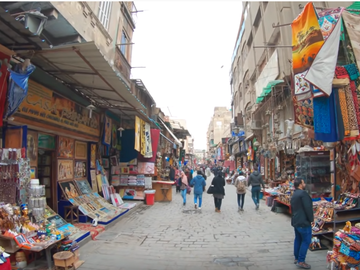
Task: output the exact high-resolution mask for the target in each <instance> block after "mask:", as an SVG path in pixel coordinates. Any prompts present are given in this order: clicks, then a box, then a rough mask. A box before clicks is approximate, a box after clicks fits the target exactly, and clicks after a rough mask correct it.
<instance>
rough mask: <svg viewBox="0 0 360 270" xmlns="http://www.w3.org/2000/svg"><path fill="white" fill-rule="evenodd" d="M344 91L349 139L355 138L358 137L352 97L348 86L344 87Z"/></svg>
mask: <svg viewBox="0 0 360 270" xmlns="http://www.w3.org/2000/svg"><path fill="white" fill-rule="evenodd" d="M344 90H345V95H346V104H347V107H348V116H349V128H350V137H356V136H358V135H359V126H358V122H357V118H356V112H355V105H354V100H353V96H352V93H351V90H350V88H349V86H346V87H345V88H344Z"/></svg>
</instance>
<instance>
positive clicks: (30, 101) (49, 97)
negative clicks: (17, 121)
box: [17, 81, 100, 137]
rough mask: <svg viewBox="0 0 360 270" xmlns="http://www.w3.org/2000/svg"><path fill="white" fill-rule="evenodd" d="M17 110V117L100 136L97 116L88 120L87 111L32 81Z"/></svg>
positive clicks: (93, 115) (94, 114)
mask: <svg viewBox="0 0 360 270" xmlns="http://www.w3.org/2000/svg"><path fill="white" fill-rule="evenodd" d="M19 110H20V112H18V113H17V115H19V116H23V117H25V118H33V119H36V120H38V121H42V122H44V123H47V124H51V125H54V126H60V127H63V128H65V129H69V130H74V131H77V132H79V133H84V134H88V135H92V136H97V137H98V136H99V135H100V118H99V115H98V114H96V113H93V114H92V117H91V119H90V118H89V110H87V109H86V108H84V107H82V106H80V105H78V104H76V103H75V102H73V101H71V100H69V99H66V98H64V97H62V96H60V95H58V94H56V93H54V92H53V91H51V90H50V89H48V88H46V87H44V86H42V85H41V84H38V83H36V82H34V81H29V91H28V94H27V96H26V98H25V99H24V101H23V102H22V103H21V105H20V106H19Z"/></svg>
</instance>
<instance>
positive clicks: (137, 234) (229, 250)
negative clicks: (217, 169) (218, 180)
mask: <svg viewBox="0 0 360 270" xmlns="http://www.w3.org/2000/svg"><path fill="white" fill-rule="evenodd" d="M209 180H211V179H209ZM209 180H208V181H207V183H208V184H209V182H210V181H209ZM244 209H245V211H244V212H243V213H238V212H237V204H236V194H235V188H234V186H231V185H227V186H226V196H225V199H224V200H223V205H222V209H221V213H215V212H214V204H213V197H212V196H210V195H208V194H204V202H203V207H202V210H197V211H195V210H194V205H193V194H191V195H188V196H187V205H186V206H185V207H183V206H182V200H181V195H180V194H176V193H175V189H173V201H172V202H171V203H155V205H154V206H146V205H141V206H140V207H138V208H137V209H135V210H133V211H132V212H131V213H130V214H127V215H126V216H124V217H123V218H122V219H121V220H119V221H118V223H117V224H116V225H115V226H113V227H112V228H109V229H107V230H106V232H104V233H102V234H100V235H99V236H98V240H95V241H91V242H89V243H88V244H86V245H85V246H84V247H82V248H81V250H80V252H81V259H83V260H85V264H84V265H83V266H82V267H81V268H80V269H104V270H105V269H109V270H110V269H111V270H120V269H127V270H130V269H131V270H132V269H154V270H155V269H156V270H164V269H169V270H170V269H185V268H187V267H188V268H189V269H240V270H291V269H297V267H296V266H295V265H294V264H293V260H294V258H293V255H292V252H293V229H292V227H291V225H290V218H289V217H288V216H286V215H284V214H275V213H273V212H271V211H270V208H269V207H267V206H266V205H265V203H264V201H262V202H261V206H260V210H259V211H255V207H254V204H253V202H252V200H251V193H250V191H248V192H247V194H246V201H245V207H244ZM184 210H185V211H186V212H183V211H184ZM307 262H308V263H309V264H311V265H312V269H315V270H317V269H326V251H316V252H310V251H309V252H308V256H307Z"/></svg>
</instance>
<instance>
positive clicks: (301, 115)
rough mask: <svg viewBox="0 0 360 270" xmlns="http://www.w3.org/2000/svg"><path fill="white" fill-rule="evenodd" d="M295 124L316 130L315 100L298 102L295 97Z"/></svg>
mask: <svg viewBox="0 0 360 270" xmlns="http://www.w3.org/2000/svg"><path fill="white" fill-rule="evenodd" d="M293 104H294V115H295V124H297V125H299V126H302V127H306V128H310V129H313V128H314V112H313V99H312V98H309V99H306V100H300V101H299V100H297V99H296V97H293Z"/></svg>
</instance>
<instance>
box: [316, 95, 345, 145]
mask: <svg viewBox="0 0 360 270" xmlns="http://www.w3.org/2000/svg"><path fill="white" fill-rule="evenodd" d="M313 104H314V131H315V140H317V141H323V142H337V141H341V140H343V139H344V134H345V130H344V123H343V119H342V115H341V106H340V101H339V91H338V89H337V88H333V91H332V93H331V95H330V97H318V98H314V99H313Z"/></svg>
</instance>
